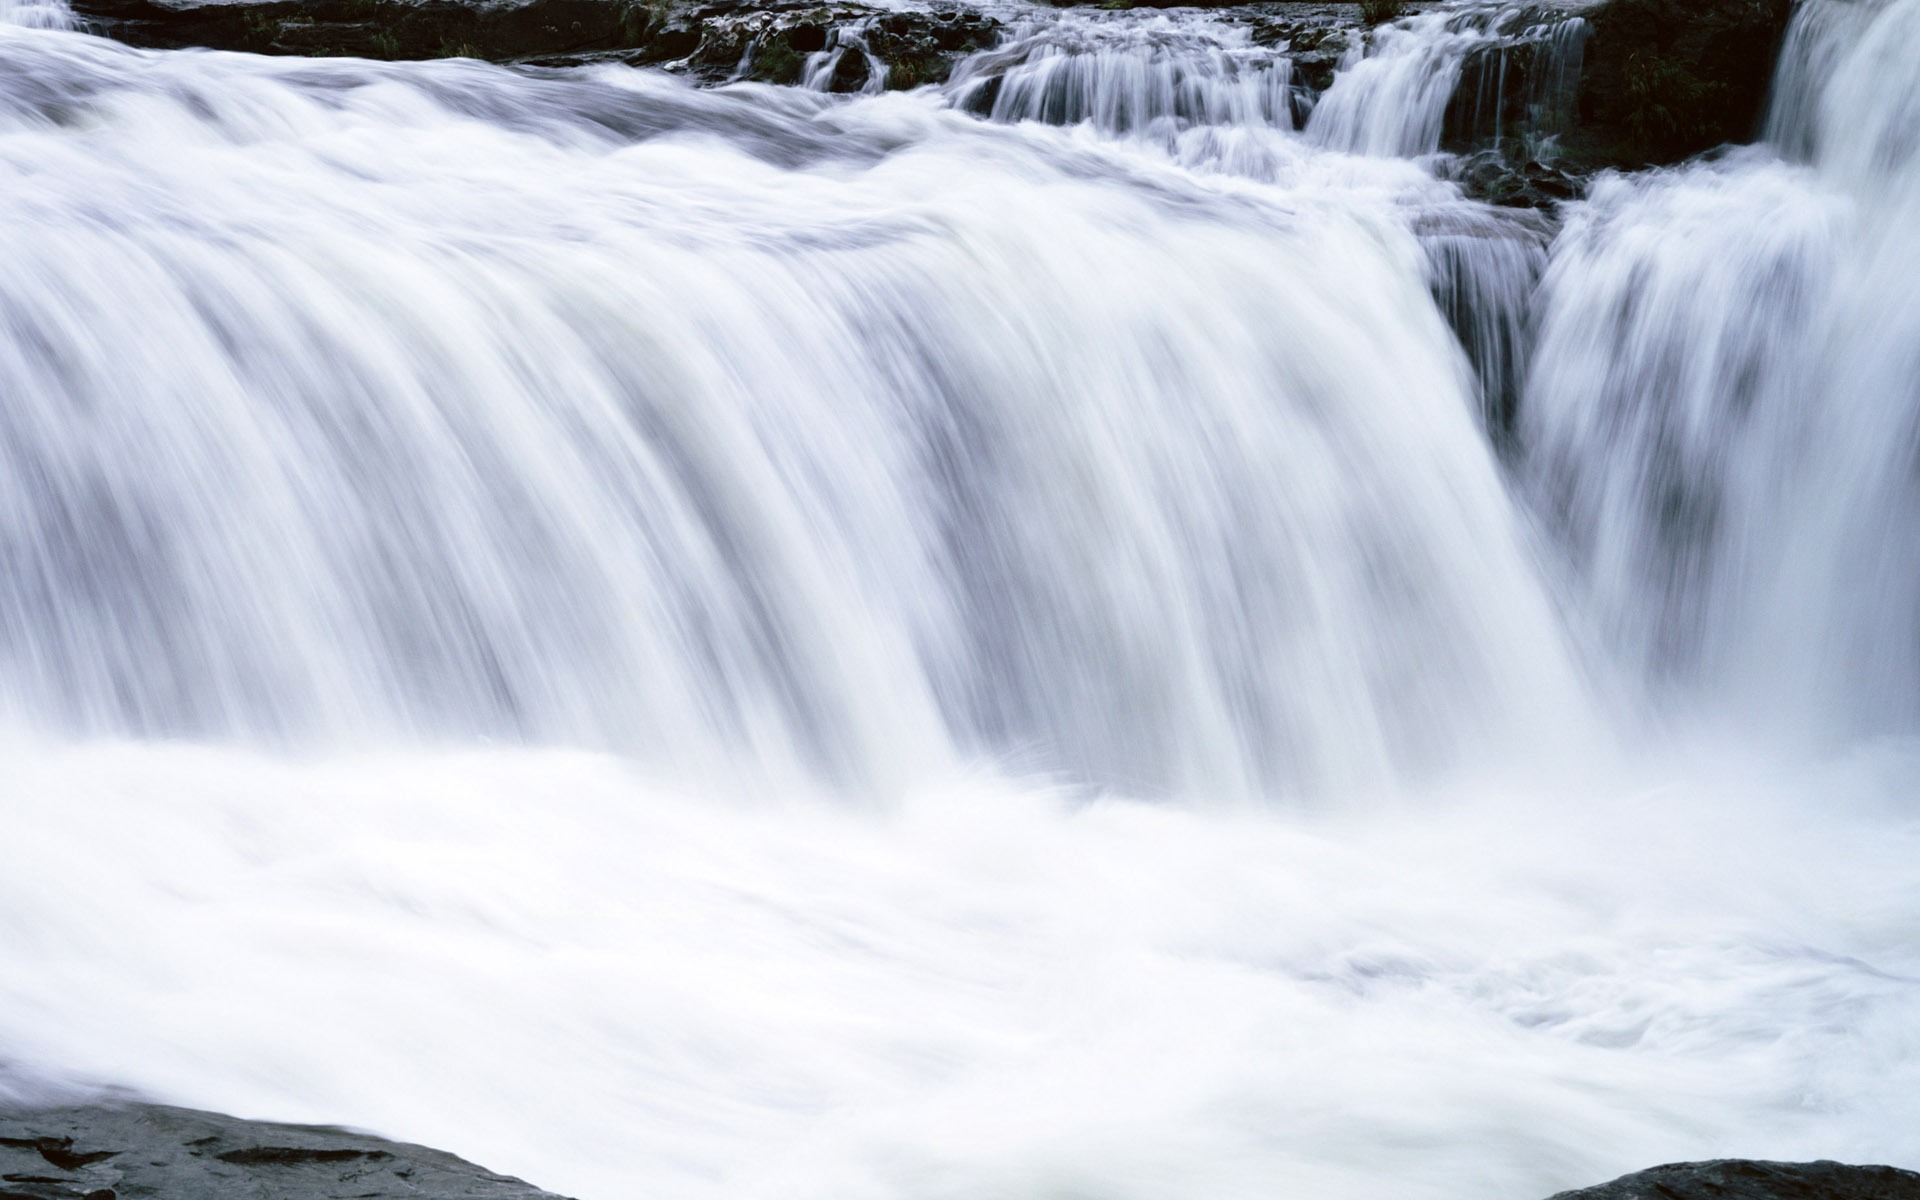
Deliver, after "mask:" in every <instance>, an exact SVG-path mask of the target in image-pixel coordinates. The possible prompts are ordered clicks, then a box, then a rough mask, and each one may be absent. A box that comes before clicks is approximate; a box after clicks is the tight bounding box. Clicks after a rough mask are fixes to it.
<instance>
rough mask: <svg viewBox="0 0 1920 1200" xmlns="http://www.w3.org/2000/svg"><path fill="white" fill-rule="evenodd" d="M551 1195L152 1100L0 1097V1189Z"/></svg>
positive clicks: (290, 1128)
mask: <svg viewBox="0 0 1920 1200" xmlns="http://www.w3.org/2000/svg"><path fill="white" fill-rule="evenodd" d="M384 1197H393V1198H396V1200H397V1198H399V1197H409V1198H411V1200H560V1198H558V1197H555V1196H554V1195H553V1194H552V1193H549V1192H543V1191H541V1190H540V1189H539V1188H536V1187H533V1186H532V1185H530V1184H527V1183H522V1182H521V1181H520V1180H518V1179H513V1178H510V1177H508V1176H506V1175H496V1174H494V1173H493V1172H491V1171H487V1170H484V1169H482V1168H480V1167H477V1166H474V1165H473V1164H472V1163H470V1162H466V1161H464V1160H462V1159H458V1158H455V1157H454V1156H453V1155H451V1154H443V1153H441V1152H440V1151H438V1150H429V1149H426V1148H425V1147H422V1146H410V1145H406V1144H404V1143H401V1142H389V1141H386V1140H384V1139H382V1138H376V1137H370V1136H368V1135H366V1134H359V1133H349V1132H347V1131H346V1130H342V1129H331V1128H326V1127H323V1126H314V1125H275V1124H269V1123H267V1122H263V1121H242V1120H240V1119H238V1118H235V1117H223V1116H220V1115H218V1114H215V1113H206V1112H194V1111H192V1110H189V1109H184V1108H167V1107H164V1106H161V1105H152V1104H132V1103H105V1104H89V1105H64V1106H60V1107H53V1108H31V1107H22V1106H0V1200H349V1198H353V1200H376V1198H384Z"/></svg>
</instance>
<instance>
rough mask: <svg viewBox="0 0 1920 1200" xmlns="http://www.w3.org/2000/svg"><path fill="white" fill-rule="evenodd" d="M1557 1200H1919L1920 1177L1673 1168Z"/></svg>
mask: <svg viewBox="0 0 1920 1200" xmlns="http://www.w3.org/2000/svg"><path fill="white" fill-rule="evenodd" d="M1552 1200H1920V1174H1915V1173H1914V1172H1912V1171H1902V1170H1900V1169H1899V1168H1897V1167H1856V1166H1849V1165H1848V1164H1846V1163H1837V1162H1824V1161H1823V1162H1807V1163H1783V1162H1755V1161H1752V1160H1749V1159H1719V1160H1716V1161H1713V1162H1693V1163H1669V1164H1668V1165H1666V1166H1664V1167H1654V1168H1652V1169H1651V1170H1646V1171H1639V1172H1636V1173H1634V1174H1632V1175H1623V1176H1621V1177H1620V1178H1618V1179H1616V1180H1614V1181H1613V1182H1612V1183H1603V1184H1600V1185H1599V1186H1598V1187H1589V1188H1581V1189H1579V1190H1578V1191H1572V1192H1561V1193H1560V1194H1559V1195H1557V1196H1554V1197H1552Z"/></svg>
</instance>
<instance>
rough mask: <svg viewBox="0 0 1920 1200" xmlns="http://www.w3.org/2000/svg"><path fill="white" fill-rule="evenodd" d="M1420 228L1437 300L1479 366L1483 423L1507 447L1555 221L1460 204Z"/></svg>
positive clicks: (1505, 450) (1502, 447) (1475, 367)
mask: <svg viewBox="0 0 1920 1200" xmlns="http://www.w3.org/2000/svg"><path fill="white" fill-rule="evenodd" d="M1415 228H1416V231H1417V232H1418V233H1419V235H1420V243H1421V245H1422V246H1424V247H1425V248H1426V251H1427V264H1428V270H1429V277H1430V281H1431V283H1430V286H1431V287H1432V289H1433V296H1434V300H1435V301H1436V302H1437V303H1438V304H1439V305H1440V311H1441V312H1442V313H1444V314H1445V315H1446V318H1447V323H1448V324H1449V325H1450V326H1451V327H1452V328H1453V332H1454V335H1455V336H1456V337H1458V338H1459V339H1460V345H1461V347H1462V348H1463V349H1465V350H1466V352H1467V360H1468V362H1469V363H1471V364H1472V366H1473V371H1474V378H1475V380H1476V381H1477V382H1478V385H1479V388H1478V391H1479V399H1480V414H1479V415H1480V422H1481V426H1482V427H1483V428H1484V429H1485V430H1486V433H1487V436H1488V437H1489V438H1490V439H1491V440H1492V441H1493V444H1494V445H1495V447H1496V448H1498V449H1499V450H1501V451H1502V453H1503V454H1505V453H1508V452H1510V451H1511V449H1512V441H1513V434H1514V425H1515V420H1516V418H1517V416H1518V413H1519V408H1520V397H1521V393H1522V391H1523V390H1524V387H1525V382H1526V364H1527V358H1528V355H1529V351H1530V349H1531V340H1532V311H1533V298H1534V288H1535V286H1536V285H1537V284H1538V283H1539V280H1540V274H1541V272H1542V271H1543V270H1544V269H1545V268H1546V265H1547V243H1548V240H1549V236H1550V227H1549V226H1548V223H1547V221H1546V220H1545V219H1544V218H1542V217H1541V216H1539V215H1538V214H1537V213H1530V212H1529V213H1512V214H1497V215H1496V214H1492V213H1487V212H1485V211H1475V210H1471V209H1462V210H1449V211H1446V212H1444V213H1437V214H1435V215H1434V216H1432V217H1430V218H1428V219H1427V220H1425V221H1424V222H1422V223H1421V224H1419V225H1417V226H1416V227H1415Z"/></svg>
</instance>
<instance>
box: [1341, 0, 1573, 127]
mask: <svg viewBox="0 0 1920 1200" xmlns="http://www.w3.org/2000/svg"><path fill="white" fill-rule="evenodd" d="M1585 38H1586V29H1585V22H1583V21H1581V20H1580V19H1579V18H1578V17H1576V16H1572V15H1570V14H1566V13H1561V12H1555V11H1552V10H1547V9H1542V8H1539V7H1537V6H1533V5H1527V6H1521V7H1513V6H1494V5H1477V6H1468V7H1464V8H1462V7H1453V6H1445V7H1440V8H1436V9H1433V10H1431V11H1429V12H1425V13H1420V14H1418V15H1416V16H1412V17H1405V18H1402V19H1401V20H1400V21H1398V22H1396V23H1394V24H1392V25H1383V26H1380V27H1379V28H1377V29H1375V30H1373V31H1372V33H1371V34H1370V35H1369V37H1368V38H1367V40H1366V41H1365V42H1364V43H1362V44H1359V45H1356V46H1355V47H1354V48H1353V49H1352V50H1350V51H1349V52H1348V56H1347V58H1346V60H1345V61H1343V62H1342V64H1341V69H1340V72H1339V73H1338V74H1337V75H1336V76H1335V77H1334V80H1333V86H1332V87H1330V88H1329V89H1327V92H1326V94H1325V95H1324V96H1322V97H1321V98H1320V100H1319V102H1318V103H1317V104H1316V105H1315V106H1314V110H1313V116H1312V118H1311V119H1310V120H1309V121H1308V122H1307V127H1306V131H1307V135H1308V137H1310V138H1311V139H1313V140H1314V141H1315V142H1316V143H1318V144H1320V145H1322V146H1326V147H1329V148H1331V149H1336V150H1347V151H1350V152H1353V153H1356V154H1372V155H1391V156H1397V157H1418V156H1421V155H1427V154H1433V153H1435V152H1436V151H1438V150H1440V149H1442V139H1443V135H1446V134H1448V133H1449V132H1452V133H1453V134H1454V137H1453V138H1452V140H1453V141H1454V142H1456V143H1459V142H1477V141H1482V140H1487V139H1491V140H1493V141H1498V140H1499V139H1500V138H1502V137H1504V136H1508V135H1509V130H1511V129H1518V131H1519V132H1520V133H1521V135H1522V136H1525V135H1526V134H1527V133H1528V132H1529V131H1530V130H1531V129H1532V128H1533V126H1532V124H1531V123H1532V122H1533V121H1536V120H1537V121H1539V122H1540V123H1541V124H1540V126H1539V128H1540V130H1541V132H1542V133H1545V134H1551V133H1552V132H1554V131H1555V130H1557V129H1558V128H1559V125H1558V124H1556V123H1558V122H1564V121H1565V120H1566V118H1567V115H1568V114H1569V113H1570V112H1571V104H1570V99H1571V88H1572V85H1573V83H1574V82H1576V81H1577V79H1578V75H1579V69H1580V57H1581V47H1582V46H1583V45H1584V43H1585ZM1470 64H1471V68H1472V69H1471V71H1469V69H1468V68H1469V65H1470Z"/></svg>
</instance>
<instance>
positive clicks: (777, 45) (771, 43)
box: [747, 38, 806, 83]
mask: <svg viewBox="0 0 1920 1200" xmlns="http://www.w3.org/2000/svg"><path fill="white" fill-rule="evenodd" d="M804 66H806V60H805V59H804V58H802V57H801V56H800V54H799V53H798V52H797V51H795V50H794V48H793V47H792V46H789V45H787V44H786V42H784V41H780V40H777V39H767V38H763V39H761V41H760V43H759V44H758V45H756V46H754V48H753V62H752V64H751V66H749V67H748V70H747V73H748V74H749V75H750V76H751V77H752V78H754V79H758V80H760V81H761V82H763V83H798V82H799V81H800V69H801V68H802V67H804Z"/></svg>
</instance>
